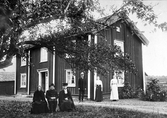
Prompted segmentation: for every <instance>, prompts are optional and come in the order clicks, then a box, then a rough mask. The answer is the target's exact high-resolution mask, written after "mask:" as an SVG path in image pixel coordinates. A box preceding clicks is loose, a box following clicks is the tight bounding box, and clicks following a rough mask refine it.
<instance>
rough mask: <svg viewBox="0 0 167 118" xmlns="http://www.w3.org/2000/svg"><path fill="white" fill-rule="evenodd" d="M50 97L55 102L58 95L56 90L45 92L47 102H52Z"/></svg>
mask: <svg viewBox="0 0 167 118" xmlns="http://www.w3.org/2000/svg"><path fill="white" fill-rule="evenodd" d="M52 97H55V100H56V99H57V98H58V94H57V91H56V90H48V91H47V92H46V98H47V100H48V101H50V100H53V99H52Z"/></svg>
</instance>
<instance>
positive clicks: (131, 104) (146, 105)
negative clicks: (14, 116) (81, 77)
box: [0, 96, 167, 114]
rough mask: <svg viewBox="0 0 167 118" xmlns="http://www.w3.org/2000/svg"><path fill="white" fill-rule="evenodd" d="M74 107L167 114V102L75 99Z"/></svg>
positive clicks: (2, 97)
mask: <svg viewBox="0 0 167 118" xmlns="http://www.w3.org/2000/svg"><path fill="white" fill-rule="evenodd" d="M73 99H74V102H75V104H76V105H91V106H101V107H111V108H125V109H128V110H135V111H142V112H146V113H147V112H149V113H159V114H167V102H148V101H141V100H138V99H121V100H119V101H110V100H108V99H104V100H103V101H102V102H95V101H90V100H85V101H84V102H78V99H77V98H76V97H74V98H73ZM0 100H16V101H32V98H27V97H25V96H17V97H15V96H0Z"/></svg>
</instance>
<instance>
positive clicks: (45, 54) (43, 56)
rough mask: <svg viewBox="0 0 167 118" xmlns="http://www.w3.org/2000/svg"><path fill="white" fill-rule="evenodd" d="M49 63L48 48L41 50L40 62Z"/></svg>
mask: <svg viewBox="0 0 167 118" xmlns="http://www.w3.org/2000/svg"><path fill="white" fill-rule="evenodd" d="M45 61H48V50H47V48H44V47H43V48H41V50H40V62H45Z"/></svg>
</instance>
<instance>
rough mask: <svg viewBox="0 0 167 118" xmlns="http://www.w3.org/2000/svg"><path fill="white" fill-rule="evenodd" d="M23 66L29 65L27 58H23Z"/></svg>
mask: <svg viewBox="0 0 167 118" xmlns="http://www.w3.org/2000/svg"><path fill="white" fill-rule="evenodd" d="M20 61H21V66H26V65H27V58H26V57H21V60H20Z"/></svg>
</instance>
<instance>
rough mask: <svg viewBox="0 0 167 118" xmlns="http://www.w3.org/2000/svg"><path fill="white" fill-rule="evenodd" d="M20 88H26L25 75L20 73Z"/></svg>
mask: <svg viewBox="0 0 167 118" xmlns="http://www.w3.org/2000/svg"><path fill="white" fill-rule="evenodd" d="M20 87H21V88H26V73H21V76H20Z"/></svg>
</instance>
